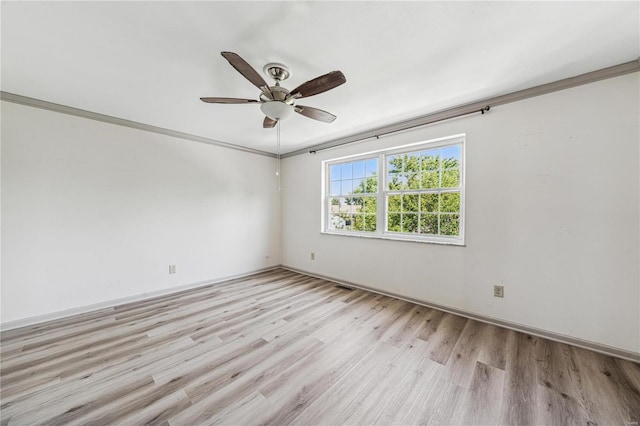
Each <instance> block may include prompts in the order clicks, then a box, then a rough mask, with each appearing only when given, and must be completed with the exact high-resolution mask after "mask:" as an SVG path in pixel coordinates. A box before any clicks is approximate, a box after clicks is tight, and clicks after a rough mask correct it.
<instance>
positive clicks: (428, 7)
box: [1, 1, 640, 152]
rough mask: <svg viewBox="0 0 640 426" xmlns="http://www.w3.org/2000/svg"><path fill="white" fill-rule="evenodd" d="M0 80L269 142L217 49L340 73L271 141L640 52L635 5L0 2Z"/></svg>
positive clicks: (244, 84) (307, 136) (447, 102)
mask: <svg viewBox="0 0 640 426" xmlns="http://www.w3.org/2000/svg"><path fill="white" fill-rule="evenodd" d="M1 7H2V9H1V13H2V86H1V87H2V90H3V91H5V92H10V93H15V94H19V95H23V96H28V97H32V98H36V99H41V100H45V101H49V102H54V103H59V104H63V105H67V106H71V107H75V108H80V109H84V110H88V111H92V112H97V113H101V114H106V115H110V116H115V117H119V118H124V119H127V120H133V121H137V122H141V123H145V124H150V125H153V126H158V127H162V128H167V129H171V130H176V131H180V132H185V133H190V134H193V135H197V136H202V137H206V138H210V139H215V140H218V141H223V142H227V143H232V144H236V145H242V146H245V147H249V148H253V149H259V150H264V151H270V152H274V151H275V146H276V141H275V136H276V131H275V129H263V128H262V118H263V115H262V114H261V112H260V108H259V106H258V105H257V104H248V105H215V104H205V103H202V102H201V101H200V100H199V98H200V97H201V96H227V97H241V98H253V99H257V97H258V89H256V88H255V87H254V86H253V85H251V83H249V82H248V81H247V80H245V79H244V78H243V77H242V76H241V75H240V74H238V73H237V72H236V71H235V70H234V69H233V68H232V67H231V66H230V65H229V63H228V62H227V61H226V60H225V59H224V58H223V57H222V56H220V52H221V51H223V50H226V51H233V52H236V53H238V54H239V55H240V56H242V57H243V58H244V59H245V60H246V61H247V62H249V63H250V64H251V65H252V66H253V67H254V68H255V69H256V70H258V71H259V72H262V67H263V65H264V64H266V63H267V62H281V63H284V64H287V65H288V66H289V67H291V69H292V71H293V76H292V77H291V78H290V79H289V80H287V81H286V82H285V83H284V84H283V85H284V86H285V87H288V88H289V89H292V88H293V87H295V86H298V85H299V84H300V83H302V82H304V81H307V80H310V79H312V78H314V77H317V76H319V75H321V74H325V73H327V72H329V71H332V70H341V71H342V72H343V73H344V74H345V76H346V78H347V83H346V84H344V85H342V86H340V87H338V88H336V89H334V90H331V91H328V92H325V93H322V94H319V95H317V96H314V97H310V98H307V99H303V100H300V101H299V103H300V104H303V105H308V106H313V107H316V108H320V109H323V110H327V111H330V112H332V113H334V114H335V115H337V116H338V119H337V120H336V121H335V122H333V123H332V124H326V123H321V122H317V121H314V120H310V119H308V118H306V117H303V116H301V115H298V114H295V115H294V116H293V117H291V118H288V119H287V120H286V121H283V122H282V126H281V131H282V145H283V152H290V151H294V150H297V149H301V148H306V147H309V146H312V145H315V144H319V143H322V142H327V141H330V140H333V139H337V138H339V137H343V136H347V135H350V134H353V133H356V132H360V131H364V130H368V129H370V128H373V127H379V126H382V125H385V124H391V123H393V122H396V121H400V120H404V119H409V118H414V117H417V116H420V115H424V114H428V113H431V112H435V111H438V110H441V109H444V108H449V107H453V106H457V105H461V104H465V103H469V102H473V101H476V100H480V99H484V98H489V97H493V96H497V95H501V94H506V93H510V92H513V91H516V90H520V89H525V88H529V87H532V86H536V85H540V84H544V83H549V82H552V81H557V80H560V79H563V78H567V77H571V76H575V75H579V74H583V73H586V72H589V71H594V70H598V69H601V68H605V67H608V66H612V65H617V64H620V63H624V62H628V61H632V60H635V59H637V58H638V57H639V56H640V2H638V1H628V2H611V1H604V2H486V1H481V2H237V1H236V2H204V1H202V2H160V1H157V2H2V6H1Z"/></svg>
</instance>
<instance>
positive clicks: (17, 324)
mask: <svg viewBox="0 0 640 426" xmlns="http://www.w3.org/2000/svg"><path fill="white" fill-rule="evenodd" d="M279 268H281V265H275V266H269V267H266V268H261V269H256V270H252V271H250V272H245V273H242V274H237V275H229V276H225V277H222V278H215V279H211V280H205V281H198V282H194V283H190V284H183V285H179V286H176V287H170V288H165V289H162V290H157V291H150V292H146V293H140V294H136V295H133V296H127V297H122V298H118V299H111V300H106V301H104V302H99V303H93V304H91V305H84V306H79V307H77V308H70V309H64V310H62V311H56V312H51V313H48V314H44V315H37V316H33V317H27V318H22V319H18V320H14V321H7V322H5V323H0V331H7V330H14V329H16V328H21V327H28V326H31V325H36V324H40V323H43V322H47V321H54V320H59V319H62V318H67V317H71V316H74V315H80V314H86V313H89V312H93V311H97V310H100V309H108V308H113V307H115V306H120V305H124V304H127V303H132V302H139V301H141V300H149V299H153V298H156V297H162V296H167V295H170V294H174V293H180V292H181V291H185V290H190V289H193V288H198V287H204V286H207V285H212V284H219V283H223V282H226V281H230V280H235V279H238V278H244V277H248V276H251V275H255V274H260V273H262V272H267V271H272V270H275V269H279Z"/></svg>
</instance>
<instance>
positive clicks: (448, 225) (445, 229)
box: [440, 214, 460, 236]
mask: <svg viewBox="0 0 640 426" xmlns="http://www.w3.org/2000/svg"><path fill="white" fill-rule="evenodd" d="M440 235H456V236H457V235H460V215H457V214H441V215H440Z"/></svg>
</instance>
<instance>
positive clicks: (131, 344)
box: [0, 269, 640, 425]
mask: <svg viewBox="0 0 640 426" xmlns="http://www.w3.org/2000/svg"><path fill="white" fill-rule="evenodd" d="M1 380H2V382H1V391H2V394H1V398H0V400H1V408H0V419H1V424H2V425H14V424H15V425H36V424H43V425H45V424H46V425H81V424H92V425H102V424H119V425H138V424H140V425H141V424H154V425H155V424H162V425H167V424H169V425H200V424H203V425H245V424H246V425H249V424H251V425H254V424H256V425H257V424H264V425H285V424H296V425H337V424H350V425H375V424H379V425H411V424H420V425H431V424H447V425H458V424H477V425H493V424H504V425H539V424H544V425H555V424H557V425H569V424H590V425H595V424H598V425H613V424H615V425H637V424H638V422H639V421H640V365H638V364H635V363H632V362H628V361H624V360H620V359H616V358H612V357H609V356H605V355H601V354H598V353H595V352H590V351H587V350H583V349H579V348H576V347H572V346H568V345H564V344H561V343H557V342H553V341H549V340H545V339H541V338H538V337H534V336H529V335H526V334H522V333H518V332H515V331H511V330H507V329H503V328H500V327H496V326H493V325H489V324H485V323H481V322H478V321H474V320H470V319H466V318H462V317H459V316H456V315H452V314H448V313H444V312H441V311H437V310H433V309H429V308H425V307H422V306H417V305H414V304H411V303H408V302H404V301H400V300H396V299H393V298H390V297H386V296H381V295H377V294H374V293H370V292H366V291H363V290H357V289H356V290H354V291H348V290H345V289H343V288H337V287H336V286H335V284H334V283H331V282H328V281H324V280H320V279H317V278H312V277H308V276H305V275H300V274H297V273H294V272H290V271H286V270H281V269H279V270H275V271H269V272H265V273H261V274H257V275H253V276H251V277H248V278H243V279H237V280H232V281H227V282H224V283H221V284H216V285H212V286H207V287H201V288H198V289H192V290H188V291H184V292H181V293H177V294H173V295H169V296H165V297H159V298H155V299H152V300H146V301H143V302H137V303H131V304H126V305H122V306H118V307H115V308H109V309H103V310H100V311H96V312H92V313H88V314H83V315H78V316H74V317H70V318H66V319H62V320H57V321H51V322H48V323H44V324H39V325H35V326H31V327H25V328H21V329H16V330H9V331H5V332H3V333H2V334H1Z"/></svg>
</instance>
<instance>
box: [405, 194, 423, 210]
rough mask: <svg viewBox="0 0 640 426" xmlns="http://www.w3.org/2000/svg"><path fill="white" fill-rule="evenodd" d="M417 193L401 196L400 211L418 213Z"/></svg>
mask: <svg viewBox="0 0 640 426" xmlns="http://www.w3.org/2000/svg"><path fill="white" fill-rule="evenodd" d="M418 199H419V195H418V194H412V195H403V196H402V212H403V213H406V212H411V213H418V205H419V204H418Z"/></svg>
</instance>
